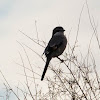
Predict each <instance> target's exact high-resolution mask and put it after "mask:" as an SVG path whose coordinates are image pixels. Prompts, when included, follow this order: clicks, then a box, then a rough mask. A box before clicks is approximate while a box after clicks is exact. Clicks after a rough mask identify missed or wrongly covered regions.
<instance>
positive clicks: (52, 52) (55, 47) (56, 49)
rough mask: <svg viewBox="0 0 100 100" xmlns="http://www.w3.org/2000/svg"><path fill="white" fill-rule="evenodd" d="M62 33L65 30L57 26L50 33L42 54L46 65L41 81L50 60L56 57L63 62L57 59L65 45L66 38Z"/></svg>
mask: <svg viewBox="0 0 100 100" xmlns="http://www.w3.org/2000/svg"><path fill="white" fill-rule="evenodd" d="M64 31H65V30H64V28H63V27H62V26H57V27H55V28H54V29H53V31H52V37H51V39H50V41H49V42H48V45H47V46H46V48H45V50H44V52H43V54H45V56H46V64H45V67H44V71H43V73H42V76H41V81H43V79H44V76H45V73H46V71H47V68H48V65H49V63H50V61H51V59H52V58H54V57H57V58H58V59H59V60H60V61H61V62H63V61H64V60H62V59H60V58H59V57H58V56H60V55H61V54H62V53H63V52H64V50H65V48H66V45H67V38H66V36H65V35H64Z"/></svg>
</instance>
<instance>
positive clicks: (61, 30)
mask: <svg viewBox="0 0 100 100" xmlns="http://www.w3.org/2000/svg"><path fill="white" fill-rule="evenodd" d="M64 31H65V30H64V28H63V27H61V26H58V27H55V28H54V29H53V33H52V35H54V34H55V33H56V32H64Z"/></svg>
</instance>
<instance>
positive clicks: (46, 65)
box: [41, 57, 51, 81]
mask: <svg viewBox="0 0 100 100" xmlns="http://www.w3.org/2000/svg"><path fill="white" fill-rule="evenodd" d="M50 60H51V58H48V57H47V61H46V64H45V68H44V71H43V74H42V77H41V81H42V80H43V78H44V76H45V73H46V71H47V68H48V65H49V62H50Z"/></svg>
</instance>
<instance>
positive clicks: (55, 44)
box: [44, 36, 63, 55]
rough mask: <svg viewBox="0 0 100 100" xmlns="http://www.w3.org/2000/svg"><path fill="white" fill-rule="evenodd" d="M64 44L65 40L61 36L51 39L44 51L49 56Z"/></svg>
mask: <svg viewBox="0 0 100 100" xmlns="http://www.w3.org/2000/svg"><path fill="white" fill-rule="evenodd" d="M62 42H63V39H62V38H61V37H60V36H53V37H52V38H51V39H50V41H49V43H48V45H47V47H46V49H45V51H44V53H45V55H48V54H50V53H51V52H53V51H55V50H56V49H57V48H59V46H60V45H61V44H62Z"/></svg>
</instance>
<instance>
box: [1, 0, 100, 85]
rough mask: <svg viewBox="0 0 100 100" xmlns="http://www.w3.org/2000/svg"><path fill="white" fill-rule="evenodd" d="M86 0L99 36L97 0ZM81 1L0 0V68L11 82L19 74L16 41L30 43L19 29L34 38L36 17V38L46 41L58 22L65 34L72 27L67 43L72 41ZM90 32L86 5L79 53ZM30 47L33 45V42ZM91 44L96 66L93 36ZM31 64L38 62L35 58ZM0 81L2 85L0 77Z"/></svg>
mask: <svg viewBox="0 0 100 100" xmlns="http://www.w3.org/2000/svg"><path fill="white" fill-rule="evenodd" d="M87 1H88V5H89V9H90V14H91V16H92V17H93V18H94V21H95V23H96V25H97V26H98V27H97V31H98V37H99V38H100V34H99V31H100V25H99V22H100V0H87ZM84 3H85V0H0V70H1V71H2V72H3V73H4V75H5V77H7V79H8V80H9V82H12V83H14V82H15V81H16V82H17V81H18V80H20V79H19V77H20V75H19V74H18V73H20V74H21V71H20V68H19V67H18V66H17V65H16V64H15V63H14V61H17V60H18V59H19V58H20V57H19V53H18V51H20V48H19V46H18V43H16V40H18V41H21V42H26V43H29V42H28V39H25V38H23V37H24V36H23V35H21V33H20V32H19V30H21V31H23V32H25V33H26V34H27V35H29V36H32V38H36V27H35V20H36V21H37V29H38V33H39V38H40V39H41V40H44V41H46V42H48V41H49V39H50V37H51V34H52V30H53V28H54V27H56V26H58V25H61V26H63V27H64V28H65V30H66V32H65V34H66V36H67V34H68V33H69V32H70V29H72V31H71V35H70V36H71V37H70V43H72V44H73V42H74V40H75V36H76V32H77V25H78V20H79V15H80V12H81V9H82V6H83V4H84ZM92 33H93V30H92V27H91V25H90V22H89V15H88V12H87V7H86V4H85V5H84V9H83V12H82V17H81V24H80V30H79V37H78V40H79V41H78V45H80V50H81V51H82V52H83V51H84V50H85V49H86V48H87V47H88V45H89V41H90V38H91V36H92ZM29 46H31V47H32V46H33V45H32V43H30V44H29ZM92 47H93V53H94V56H95V58H96V62H97V64H98V65H99V64H100V63H99V62H100V61H99V58H100V56H99V54H100V52H99V49H98V45H97V41H96V39H95V37H94V39H93V42H92ZM37 49H38V48H37ZM42 52H43V50H41V51H40V54H42ZM34 63H37V60H36V62H34ZM43 65H44V63H43ZM43 67H44V66H43ZM0 77H1V76H0ZM0 83H1V84H2V80H1V81H0Z"/></svg>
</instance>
